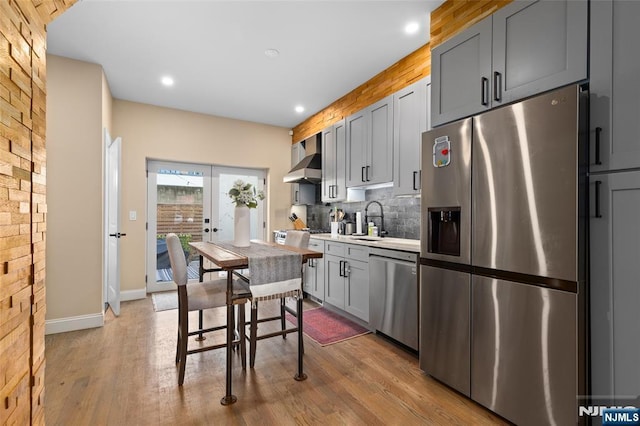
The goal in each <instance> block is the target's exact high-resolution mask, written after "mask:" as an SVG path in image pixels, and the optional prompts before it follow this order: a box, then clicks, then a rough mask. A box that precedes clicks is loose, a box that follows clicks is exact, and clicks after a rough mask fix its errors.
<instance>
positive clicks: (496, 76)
mask: <svg viewBox="0 0 640 426" xmlns="http://www.w3.org/2000/svg"><path fill="white" fill-rule="evenodd" d="M493 100H494V101H497V102H500V101H501V100H502V74H500V73H499V72H498V71H494V72H493Z"/></svg>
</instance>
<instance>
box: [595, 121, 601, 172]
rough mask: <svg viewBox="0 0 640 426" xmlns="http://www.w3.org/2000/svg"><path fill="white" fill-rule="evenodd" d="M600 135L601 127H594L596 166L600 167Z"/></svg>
mask: <svg viewBox="0 0 640 426" xmlns="http://www.w3.org/2000/svg"><path fill="white" fill-rule="evenodd" d="M601 134H602V127H596V164H597V165H601V164H602V161H601V160H600V135H601Z"/></svg>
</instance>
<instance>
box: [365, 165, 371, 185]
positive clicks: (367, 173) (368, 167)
mask: <svg viewBox="0 0 640 426" xmlns="http://www.w3.org/2000/svg"><path fill="white" fill-rule="evenodd" d="M370 168H371V166H367V172H366V175H367V182H369V181H370V180H371V179H369V169H370Z"/></svg>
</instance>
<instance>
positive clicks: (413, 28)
mask: <svg viewBox="0 0 640 426" xmlns="http://www.w3.org/2000/svg"><path fill="white" fill-rule="evenodd" d="M419 29H420V24H418V23H417V22H409V23H408V24H407V25H406V26H405V27H404V32H405V33H407V34H415V33H417V32H418V30H419Z"/></svg>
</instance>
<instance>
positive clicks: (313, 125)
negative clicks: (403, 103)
mask: <svg viewBox="0 0 640 426" xmlns="http://www.w3.org/2000/svg"><path fill="white" fill-rule="evenodd" d="M430 74H431V49H430V48H429V44H425V45H424V46H422V47H420V48H419V49H418V50H416V51H414V52H412V53H410V54H409V55H408V56H405V57H404V58H402V59H401V60H399V61H398V62H396V63H395V64H393V65H391V66H390V67H389V68H387V69H386V70H384V71H382V72H381V73H379V74H378V75H376V76H375V77H373V78H372V79H371V80H369V81H367V82H366V83H364V84H361V85H360V86H358V87H357V88H355V89H354V90H352V91H351V92H349V93H347V94H346V95H344V96H343V97H341V98H340V99H338V100H337V101H335V102H334V103H332V104H331V105H329V106H328V107H326V108H325V109H323V110H322V111H320V112H318V113H316V114H314V115H313V116H311V117H309V118H308V119H306V120H305V121H303V122H302V123H300V124H298V125H297V126H296V127H294V128H293V142H294V143H296V142H300V141H301V140H304V139H306V138H308V137H309V136H312V135H314V134H316V133H318V132H320V131H322V129H325V128H326V127H328V126H331V125H332V124H333V123H335V122H338V121H340V120H342V119H343V118H345V117H347V116H349V115H351V114H353V113H354V112H358V111H360V110H361V109H362V108H364V107H366V106H368V105H371V104H373V103H374V102H377V101H379V100H380V99H382V98H384V97H385V96H389V95H390V94H392V93H394V92H397V91H398V90H400V89H402V88H403V87H406V86H408V85H409V84H411V83H413V82H414V81H417V80H420V79H421V78H423V77H426V76H428V75H430Z"/></svg>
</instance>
